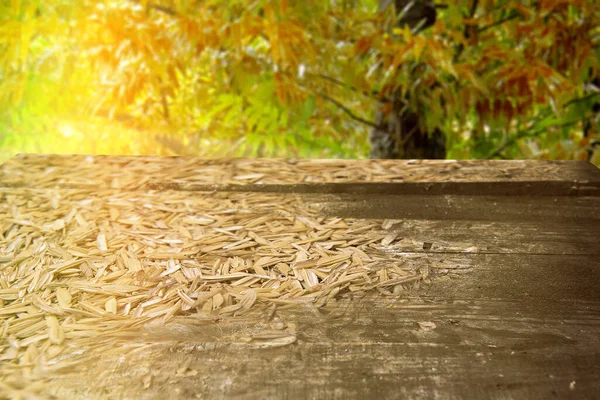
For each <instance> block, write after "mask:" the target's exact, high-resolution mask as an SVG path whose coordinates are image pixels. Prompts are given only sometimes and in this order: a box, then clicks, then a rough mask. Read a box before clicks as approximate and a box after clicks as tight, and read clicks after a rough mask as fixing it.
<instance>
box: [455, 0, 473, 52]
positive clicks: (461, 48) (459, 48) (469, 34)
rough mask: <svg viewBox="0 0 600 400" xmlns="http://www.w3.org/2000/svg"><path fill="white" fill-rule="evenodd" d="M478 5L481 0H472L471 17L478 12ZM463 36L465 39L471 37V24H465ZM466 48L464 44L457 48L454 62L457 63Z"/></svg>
mask: <svg viewBox="0 0 600 400" xmlns="http://www.w3.org/2000/svg"><path fill="white" fill-rule="evenodd" d="M477 6H479V0H472V2H471V9H470V10H469V19H471V18H473V17H474V16H475V12H477ZM463 36H464V37H465V39H469V38H470V37H471V30H470V29H469V25H466V24H465V29H464V31H463ZM464 50H465V45H464V44H462V43H461V44H459V45H458V48H457V49H456V53H455V54H454V62H455V63H456V62H457V61H458V59H459V57H460V56H461V54H462V52H463V51H464Z"/></svg>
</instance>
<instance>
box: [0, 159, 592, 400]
mask: <svg viewBox="0 0 600 400" xmlns="http://www.w3.org/2000/svg"><path fill="white" fill-rule="evenodd" d="M90 160H92V161H90ZM74 163H75V164H76V165H80V167H79V168H73V165H74ZM272 164H277V168H278V169H279V170H280V171H281V173H280V174H270V175H269V174H266V171H268V170H272V169H273V165H272ZM267 165H269V167H268V168H267ZM47 168H57V169H61V168H63V169H64V171H63V175H64V180H63V181H62V182H56V181H51V182H49V181H47V180H45V178H44V176H45V175H44V171H47ZM99 168H102V169H106V168H108V169H110V170H111V173H113V174H114V175H113V176H112V178H113V179H112V180H109V181H106V180H105V179H104V178H103V179H100V180H98V179H97V178H96V177H97V176H99V174H97V175H96V173H97V172H98V171H99ZM215 169H216V170H218V171H220V172H221V173H220V175H219V174H217V176H218V178H215V174H214V173H213V174H211V175H210V177H208V176H204V175H203V174H204V173H205V172H206V171H208V170H211V171H214V170H215ZM351 170H353V171H354V174H355V176H356V175H357V174H358V175H359V176H361V179H359V181H357V182H349V178H348V177H349V176H350V175H349V174H347V171H351ZM359 170H360V171H363V172H362V175H360V173H358V172H357V171H359ZM94 171H96V172H94ZM203 171H204V172H203ZM373 171H375V172H373ZM377 171H379V172H377ZM345 172H346V175H345V174H344V173H345ZM261 174H262V175H263V176H260V177H259V175H261ZM103 176H105V175H103ZM120 176H137V177H138V179H137V182H138V184H137V185H135V186H133V187H132V186H131V185H129V186H127V185H122V184H121V183H120V182H125V181H126V180H125V179H123V180H122V181H120V180H119V177H120ZM240 176H241V177H242V178H243V179H240ZM315 182H318V183H321V184H322V185H321V186H318V189H317V190H315V189H314V187H315V186H311V185H306V184H307V183H310V184H312V183H315ZM248 183H250V184H251V185H250V186H248ZM392 183H393V185H392V186H385V185H388V184H392ZM411 183H423V184H426V185H430V189H429V190H428V191H415V190H413V189H411V188H410V187H407V186H403V185H410V184H411ZM448 183H452V185H454V186H448V185H447V184H448ZM473 183H479V184H480V185H481V186H479V187H478V188H477V191H475V190H472V189H469V188H467V187H468V186H469V185H471V184H473ZM215 184H219V185H228V186H213V187H212V189H211V190H215V192H214V194H213V195H214V196H227V197H228V198H240V199H241V198H243V196H244V190H251V191H256V190H262V189H261V187H260V185H269V184H272V185H279V186H276V187H271V189H269V190H266V191H265V193H264V195H265V196H267V198H270V199H271V201H273V202H274V203H275V202H283V201H287V202H289V204H291V205H293V204H316V205H318V206H319V207H320V208H319V209H320V210H321V213H322V215H323V216H337V217H343V218H359V219H366V220H369V219H374V220H382V219H388V220H389V219H393V220H396V221H394V223H393V224H391V226H390V228H389V230H390V231H393V232H395V233H396V234H397V235H398V236H399V237H406V238H408V239H410V240H407V241H403V242H401V244H399V245H397V246H396V247H395V248H394V251H390V252H388V253H385V257H387V258H388V259H389V260H390V261H393V260H396V259H398V258H403V259H405V260H408V261H409V262H411V263H414V264H415V265H430V266H431V265H434V266H435V265H443V264H444V263H448V264H450V265H453V266H454V267H455V268H454V269H453V270H452V273H450V274H448V275H445V276H443V277H441V278H440V279H438V280H434V281H433V282H432V283H431V284H430V285H422V286H420V287H419V288H418V289H417V288H415V289H414V290H411V291H410V292H409V293H407V294H404V295H402V296H398V298H389V297H388V298H380V297H377V296H370V297H367V298H362V299H359V298H354V299H352V300H348V301H342V302H339V303H338V304H337V305H336V306H335V307H327V308H324V309H317V308H315V307H311V306H310V305H305V306H302V307H301V308H290V309H287V310H285V309H280V310H277V311H276V312H275V313H274V314H273V315H268V316H267V317H261V318H254V319H253V318H250V317H248V318H245V319H237V320H235V319H234V320H219V319H218V318H215V319H214V320H212V321H207V320H200V319H194V318H190V317H180V318H176V319H175V320H174V321H172V322H171V323H169V324H167V325H165V326H158V325H155V326H146V327H143V328H140V330H139V331H134V332H132V331H127V332H123V334H120V335H119V334H115V335H114V337H111V339H110V341H108V342H104V345H103V346H99V347H96V348H93V347H92V348H90V350H88V351H86V352H84V353H83V354H81V355H80V356H79V357H80V359H79V360H78V361H79V362H78V363H77V367H76V368H68V367H65V368H62V369H58V370H52V369H50V370H49V371H48V374H49V375H51V376H52V377H53V381H52V384H51V385H50V386H48V387H47V394H52V395H55V396H57V397H58V398H132V399H133V398H148V399H150V398H167V397H169V398H225V397H226V398H273V399H279V398H319V399H321V398H336V399H337V398H339V399H346V398H367V397H368V398H439V399H453V398H502V399H505V398H514V399H521V398H595V397H596V396H597V395H596V393H597V392H598V391H599V390H600V380H598V376H600V290H598V287H600V213H599V212H598V210H600V196H598V194H599V191H598V188H599V187H600V171H598V170H597V169H595V168H594V167H593V166H591V165H590V164H587V163H581V162H539V163H537V162H525V161H514V162H504V161H501V162H476V161H469V162H443V161H432V162H407V161H396V162H395V161H382V162H376V161H373V160H361V161H305V160H297V161H292V162H290V161H285V160H241V159H240V160H199V159H193V158H160V159H159V158H151V157H139V158H135V157H93V158H86V157H83V156H72V157H69V156H19V157H17V158H15V159H13V160H11V161H9V162H8V163H6V164H5V165H4V166H3V167H2V169H1V172H0V187H5V188H11V187H27V186H31V187H32V188H43V187H47V188H53V190H72V189H73V188H74V187H82V186H89V185H97V186H98V187H109V188H110V187H112V188H117V189H119V190H144V191H145V190H148V189H150V188H154V190H157V189H161V188H162V189H165V190H166V189H167V188H168V189H169V190H172V189H182V192H181V193H184V194H185V196H195V195H197V194H195V190H202V191H205V190H208V187H206V186H203V185H215ZM336 184H350V185H352V186H348V187H350V188H351V190H348V189H347V188H348V187H346V189H345V190H341V189H340V186H336ZM495 184H502V185H503V186H501V187H502V191H503V192H502V193H499V192H498V190H497V189H495V186H494V185H495ZM152 185H153V186H152ZM161 185H163V186H161ZM378 185H379V186H378ZM444 185H446V186H444ZM461 185H462V186H461ZM527 185H530V186H527ZM572 187H576V189H575V190H571V189H570V188H572ZM311 188H313V189H311ZM465 188H467V189H465ZM524 188H526V189H524ZM536 188H537V189H539V190H533V189H536ZM267 189H268V188H267ZM223 190H227V191H223ZM204 194H205V195H206V193H204ZM0 201H1V200H0ZM286 204H288V203H286ZM292 209H293V208H292ZM82 361H83V362H82ZM92 382H93V383H92Z"/></svg>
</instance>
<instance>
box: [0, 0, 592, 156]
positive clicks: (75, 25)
mask: <svg viewBox="0 0 600 400" xmlns="http://www.w3.org/2000/svg"><path fill="white" fill-rule="evenodd" d="M389 3H391V4H389ZM410 3H411V2H409V1H395V2H391V1H390V0H379V1H378V0H321V1H314V2H313V1H293V0H281V1H275V0H244V1H226V0H154V1H147V0H146V1H144V0H140V1H133V0H116V1H100V0H0V162H2V161H4V160H6V159H7V158H9V157H11V156H12V155H14V154H16V153H18V152H43V153H89V154H148V155H201V156H208V157H217V156H247V157H322V158H364V157H368V156H369V152H370V143H369V135H370V132H372V131H373V130H374V129H375V130H376V129H383V128H385V129H388V128H389V126H390V124H389V121H390V120H391V119H392V117H393V116H394V113H403V114H402V115H404V116H406V115H409V116H410V118H412V119H411V121H412V122H411V123H412V124H413V125H414V126H415V129H417V130H418V135H421V134H422V135H427V136H428V137H432V135H433V136H436V135H437V136H436V137H438V139H439V138H441V140H442V141H443V143H442V147H443V153H442V156H445V157H447V158H451V159H465V158H469V159H490V158H503V159H512V158H531V159H581V160H588V159H589V160H591V161H592V162H594V163H595V164H596V165H600V137H599V134H598V130H599V122H600V121H599V118H600V73H599V67H600V63H599V61H600V7H599V5H598V0H535V1H533V0H436V3H435V4H434V3H432V2H430V1H428V0H421V1H415V2H414V3H413V4H412V5H413V6H414V7H424V6H427V7H430V8H432V7H433V10H434V12H435V15H434V16H435V17H436V18H435V21H434V20H433V19H431V18H429V20H423V21H420V23H415V21H411V22H406V21H405V23H400V22H402V21H401V20H402V18H408V17H407V15H408V14H409V13H410V12H411V10H410V9H408V8H406V7H403V6H406V5H410ZM386 5H387V7H386ZM400 8H402V9H400ZM415 9H416V8H415ZM429 12H431V9H430V10H429ZM429 17H431V14H429ZM417 22H419V21H417ZM433 22H435V23H433ZM399 106H401V107H399ZM400 108H401V109H400ZM382 127H383V128H382ZM392 128H393V129H397V128H398V127H397V126H396V127H395V128H394V127H392ZM392 128H391V129H392ZM385 129H384V130H385ZM413 133H414V132H413V131H412V130H411V131H410V132H407V131H406V129H405V130H404V131H403V132H400V140H401V141H404V142H411V140H414V139H415V138H416V137H417V136H418V135H413ZM404 142H403V143H402V145H404V144H405V143H404ZM396 146H398V143H396ZM402 154H407V153H400V154H399V156H402ZM396 155H398V154H396Z"/></svg>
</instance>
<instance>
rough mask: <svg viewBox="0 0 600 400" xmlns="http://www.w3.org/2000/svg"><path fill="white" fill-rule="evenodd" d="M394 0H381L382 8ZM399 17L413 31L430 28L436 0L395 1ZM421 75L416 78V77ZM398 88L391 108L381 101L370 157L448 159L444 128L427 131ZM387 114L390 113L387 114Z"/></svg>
mask: <svg viewBox="0 0 600 400" xmlns="http://www.w3.org/2000/svg"><path fill="white" fill-rule="evenodd" d="M391 2H392V0H380V2H379V8H380V11H383V10H385V9H386V8H387V7H389V6H390V4H391ZM394 8H395V12H396V14H397V15H398V16H399V19H398V23H397V25H398V26H400V27H403V26H405V25H408V26H409V27H410V29H412V30H415V29H417V30H423V29H427V28H428V27H430V26H431V25H433V24H434V23H435V19H436V11H435V6H434V4H433V1H432V0H394ZM416 78H417V77H415V79H416ZM400 93H401V90H396V91H395V94H394V96H393V99H392V104H391V107H389V108H390V109H391V111H390V112H389V113H386V112H384V111H383V110H382V104H378V107H377V110H376V117H375V122H376V123H377V125H379V127H378V128H376V129H373V130H372V131H371V133H370V135H369V142H370V144H371V153H370V158H396V159H407V158H446V146H445V138H444V135H443V133H442V132H441V131H439V130H437V129H436V130H435V131H433V132H427V131H425V130H424V129H422V126H424V124H421V123H420V122H421V118H423V117H422V116H421V115H419V114H418V111H417V112H415V111H414V110H411V109H410V107H405V105H406V104H407V103H408V101H407V100H408V99H406V98H402V97H401V95H400ZM386 114H387V115H386Z"/></svg>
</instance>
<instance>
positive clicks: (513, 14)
mask: <svg viewBox="0 0 600 400" xmlns="http://www.w3.org/2000/svg"><path fill="white" fill-rule="evenodd" d="M519 15H520V14H519V12H518V11H513V12H512V14H510V15H508V16H506V17H504V18H502V19H499V20H498V21H496V22H492V23H491V24H489V25H486V26H482V27H481V28H479V29H477V33H481V32H485V31H487V30H488V29H490V28H494V27H496V26H498V25H502V24H503V23H505V22H508V21H510V20H513V19H515V18H517V17H518V16H519Z"/></svg>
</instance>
